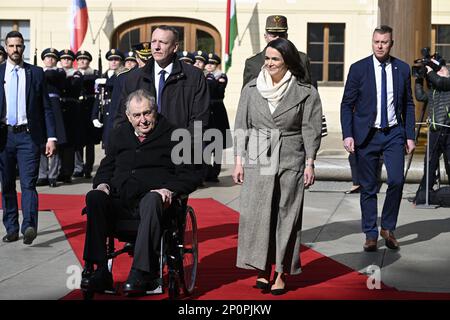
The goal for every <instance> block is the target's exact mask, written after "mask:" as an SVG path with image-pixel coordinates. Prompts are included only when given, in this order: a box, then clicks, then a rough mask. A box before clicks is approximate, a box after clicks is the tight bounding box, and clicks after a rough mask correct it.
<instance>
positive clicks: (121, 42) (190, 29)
mask: <svg viewBox="0 0 450 320" xmlns="http://www.w3.org/2000/svg"><path fill="white" fill-rule="evenodd" d="M162 24H166V25H170V26H173V27H175V28H176V29H177V30H178V32H179V34H180V50H187V51H194V50H203V51H206V52H215V53H216V54H218V55H219V56H221V55H222V41H221V37H220V33H219V31H217V29H216V28H214V27H213V26H212V25H210V24H209V23H206V22H204V21H201V20H196V19H188V18H177V17H151V18H142V19H136V20H133V21H129V22H126V23H124V24H122V25H121V26H119V27H118V28H117V29H116V31H115V32H114V33H113V36H112V39H111V40H112V41H111V46H113V47H115V48H119V50H121V51H123V52H127V51H129V50H130V48H131V46H132V45H134V44H136V43H139V42H144V41H150V38H151V34H152V32H153V30H154V29H155V28H156V27H157V26H158V25H162Z"/></svg>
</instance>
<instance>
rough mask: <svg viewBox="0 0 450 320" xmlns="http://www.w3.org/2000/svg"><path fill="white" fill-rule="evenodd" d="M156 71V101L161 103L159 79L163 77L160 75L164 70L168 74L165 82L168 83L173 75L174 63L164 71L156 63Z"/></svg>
mask: <svg viewBox="0 0 450 320" xmlns="http://www.w3.org/2000/svg"><path fill="white" fill-rule="evenodd" d="M154 69H155V89H156V101H159V78H160V77H161V75H160V74H159V73H160V72H161V70H164V71H165V72H166V73H165V74H164V80H165V81H167V78H168V77H169V75H170V74H171V73H172V69H173V62H172V63H171V64H169V65H168V66H167V67H165V68H164V69H163V68H161V67H160V66H159V64H157V63H156V61H155V68H154Z"/></svg>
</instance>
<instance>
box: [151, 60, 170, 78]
mask: <svg viewBox="0 0 450 320" xmlns="http://www.w3.org/2000/svg"><path fill="white" fill-rule="evenodd" d="M172 69H173V62H171V63H170V64H169V65H168V66H167V67H165V68H164V71H166V72H167V75H169V74H171V73H172ZM161 70H163V68H161V67H160V66H159V64H158V63H156V61H155V74H157V75H159V72H160V71H161Z"/></svg>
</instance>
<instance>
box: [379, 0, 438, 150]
mask: <svg viewBox="0 0 450 320" xmlns="http://www.w3.org/2000/svg"><path fill="white" fill-rule="evenodd" d="M378 22H379V23H378V24H379V25H381V24H386V25H388V26H390V27H392V29H393V30H394V31H393V39H394V46H393V48H392V50H391V54H392V55H393V56H394V57H397V58H400V59H401V60H403V61H405V62H406V63H408V64H409V65H412V64H413V63H414V60H415V59H417V58H420V57H421V52H420V51H421V49H422V48H423V47H430V46H431V0H378ZM431 52H432V53H433V52H434V48H431ZM411 84H412V88H411V89H412V91H413V96H414V78H412V79H411ZM414 102H415V104H416V120H417V121H419V119H420V116H421V114H422V110H423V103H419V102H417V101H416V100H414ZM421 132H422V131H421ZM424 140H426V139H423V138H422V136H421V138H420V139H419V145H420V148H418V149H419V150H418V151H422V149H423V145H424V144H425V142H426V141H424Z"/></svg>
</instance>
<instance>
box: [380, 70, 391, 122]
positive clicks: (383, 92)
mask: <svg viewBox="0 0 450 320" xmlns="http://www.w3.org/2000/svg"><path fill="white" fill-rule="evenodd" d="M388 126H389V123H388V112H387V79H386V63H385V62H383V63H382V64H381V128H382V129H384V128H387V127H388Z"/></svg>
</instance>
